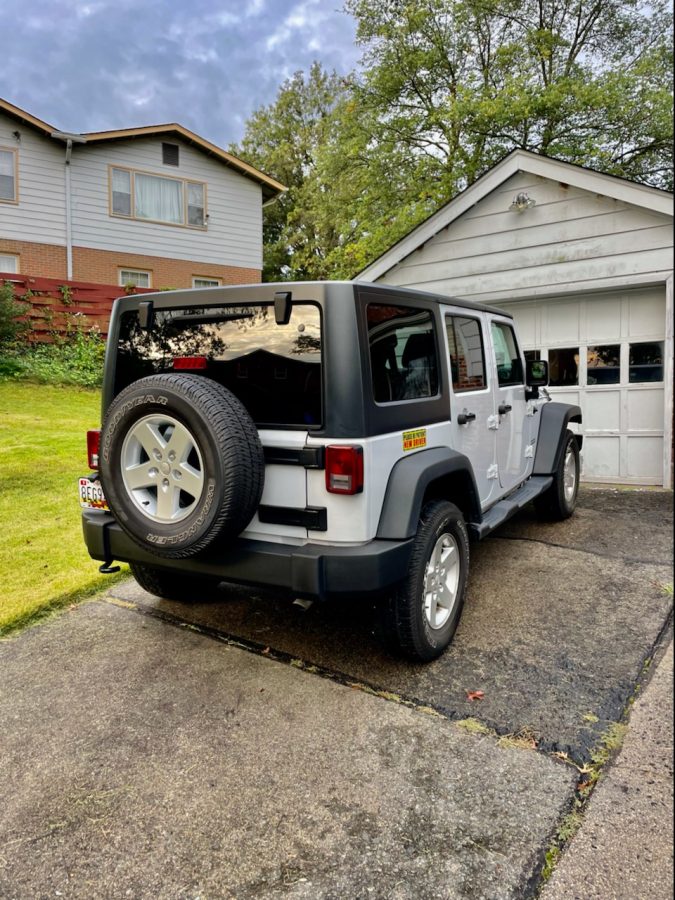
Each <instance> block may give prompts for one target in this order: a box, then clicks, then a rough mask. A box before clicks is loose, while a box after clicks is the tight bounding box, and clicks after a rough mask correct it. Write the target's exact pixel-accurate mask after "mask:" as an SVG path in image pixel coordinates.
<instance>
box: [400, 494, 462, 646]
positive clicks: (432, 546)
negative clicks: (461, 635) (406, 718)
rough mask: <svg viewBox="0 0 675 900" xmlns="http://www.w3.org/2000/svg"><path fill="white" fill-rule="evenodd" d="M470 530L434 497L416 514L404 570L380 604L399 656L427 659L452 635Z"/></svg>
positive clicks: (456, 512) (459, 609)
mask: <svg viewBox="0 0 675 900" xmlns="http://www.w3.org/2000/svg"><path fill="white" fill-rule="evenodd" d="M468 574H469V536H468V533H467V529H466V523H465V522H464V517H463V516H462V513H461V512H460V510H459V509H458V508H457V507H456V506H454V505H453V504H452V503H447V502H445V501H443V500H433V501H431V502H430V503H427V504H426V505H425V506H424V508H423V510H422V515H421V516H420V522H419V526H418V528H417V534H416V535H415V541H414V545H413V551H412V555H411V558H410V566H409V569H408V575H407V577H406V578H405V580H404V581H402V582H401V583H400V584H399V586H398V588H397V589H396V591H395V592H394V594H393V595H392V596H391V597H390V598H389V599H388V601H387V603H386V605H385V608H384V622H383V625H384V629H385V632H386V634H387V637H388V639H389V643H390V644H391V645H393V647H394V648H395V649H397V650H398V651H399V652H400V653H402V654H403V655H404V656H407V657H408V658H409V659H414V660H417V661H419V662H429V661H430V660H432V659H435V658H436V657H437V656H440V654H441V653H442V652H443V651H444V650H445V648H446V647H447V646H448V644H449V643H450V641H451V640H452V638H453V636H454V634H455V631H456V629H457V624H458V622H459V617H460V615H461V612H462V607H463V606H464V597H465V594H466V586H467V579H468Z"/></svg>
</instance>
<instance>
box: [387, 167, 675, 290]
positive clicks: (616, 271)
mask: <svg viewBox="0 0 675 900" xmlns="http://www.w3.org/2000/svg"><path fill="white" fill-rule="evenodd" d="M520 191H526V192H527V193H528V194H529V196H530V197H532V199H534V200H536V206H534V207H532V208H530V209H527V210H525V211H524V212H522V213H518V212H515V211H511V210H509V206H510V204H511V201H512V200H513V198H514V197H515V195H516V194H517V193H519V192H520ZM672 266H673V233H672V219H671V217H669V216H665V215H660V214H658V213H652V212H648V211H646V210H643V209H639V208H637V207H635V206H630V205H628V204H626V203H623V202H620V201H618V200H612V199H610V198H608V197H605V196H602V195H600V194H592V193H591V192H589V191H585V190H580V189H578V188H574V187H569V186H566V185H563V184H560V183H558V182H554V181H551V180H550V179H547V178H542V177H540V176H534V175H530V174H527V173H518V174H517V175H514V176H512V177H511V178H510V179H508V180H507V181H506V182H504V184H503V185H502V186H501V187H500V188H499V189H498V190H495V191H493V192H492V193H490V194H488V195H487V196H486V197H484V198H483V199H482V200H480V201H479V202H478V203H476V205H475V206H473V207H472V208H471V209H470V210H468V211H467V212H466V213H464V215H462V216H460V217H459V218H458V219H456V220H455V221H454V222H452V223H451V224H450V225H449V226H447V227H446V228H444V229H443V230H442V231H441V232H440V233H439V234H437V235H436V236H435V237H433V238H431V239H430V240H429V241H428V242H427V243H426V244H425V245H424V246H422V247H420V248H419V249H418V250H416V251H414V252H413V253H411V254H410V255H409V256H408V257H406V258H405V259H403V260H402V261H401V262H400V263H399V264H398V265H396V266H395V267H394V268H393V269H391V270H390V271H389V272H387V273H386V274H384V275H383V276H382V277H381V278H380V279H379V281H381V282H384V283H386V284H395V285H399V286H405V287H418V288H420V289H422V290H429V291H439V292H440V293H443V294H448V295H450V296H456V297H462V298H466V299H471V300H477V301H480V302H487V303H499V301H500V300H512V299H515V298H519V299H525V298H527V297H539V296H547V295H548V296H550V295H552V294H557V293H562V292H564V291H572V290H574V291H578V290H579V289H580V288H581V287H583V288H584V289H588V290H598V289H603V288H608V287H614V286H619V285H622V284H623V285H625V284H631V283H633V284H638V283H646V282H649V281H652V282H653V283H656V282H664V281H665V280H666V278H667V277H668V274H669V272H672Z"/></svg>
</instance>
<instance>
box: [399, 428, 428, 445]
mask: <svg viewBox="0 0 675 900" xmlns="http://www.w3.org/2000/svg"><path fill="white" fill-rule="evenodd" d="M426 445H427V430H426V428H416V429H415V430H414V431H404V432H403V449H404V450H419V449H420V447H426Z"/></svg>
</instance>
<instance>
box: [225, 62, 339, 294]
mask: <svg viewBox="0 0 675 900" xmlns="http://www.w3.org/2000/svg"><path fill="white" fill-rule="evenodd" d="M345 90H346V83H345V81H344V80H343V79H341V78H340V77H339V76H338V75H337V74H336V73H335V72H330V73H329V72H326V71H324V70H323V69H322V67H321V65H320V64H319V63H314V64H313V65H312V67H311V68H310V71H309V74H308V75H307V76H305V74H304V73H303V72H296V73H295V75H293V77H292V78H290V79H288V80H287V81H286V82H284V84H283V85H282V86H281V88H280V89H279V92H278V94H277V97H276V100H275V101H274V103H272V104H271V105H269V106H266V107H263V108H261V109H259V110H258V111H256V112H255V113H254V114H253V115H252V116H251V118H250V119H249V120H248V122H247V123H246V131H245V134H244V138H243V140H242V141H241V144H240V145H239V146H233V147H232V148H231V149H232V152H233V153H235V154H236V155H237V156H240V157H241V158H242V159H245V160H247V161H249V162H250V163H252V164H253V165H255V166H257V167H259V168H261V169H263V170H264V171H266V172H269V173H270V174H272V175H274V177H275V178H277V179H279V181H281V182H282V183H283V184H285V185H286V186H287V187H288V191H287V192H286V193H285V194H283V195H282V196H281V197H280V198H279V199H278V200H277V201H276V202H275V203H274V204H272V205H271V206H268V207H267V208H266V209H265V215H264V224H263V243H264V261H263V280H264V281H275V280H280V279H282V280H283V279H288V280H293V279H312V278H325V277H327V276H328V274H329V273H328V271H327V269H326V266H325V259H326V256H327V254H328V253H329V252H330V250H331V249H332V248H333V247H334V246H336V244H337V241H338V235H337V233H336V231H335V227H334V224H333V222H332V221H331V219H330V216H327V215H326V214H325V210H324V208H323V204H324V198H325V197H326V196H327V195H328V194H329V186H328V185H326V184H324V183H323V182H322V181H321V179H320V177H319V174H318V172H317V168H316V162H317V156H318V153H319V150H320V148H321V147H322V146H323V144H324V143H326V142H327V141H328V140H329V138H328V132H329V130H330V127H331V121H332V113H333V110H334V109H335V106H336V103H337V102H338V98H339V97H341V96H342V95H343V93H344V92H345Z"/></svg>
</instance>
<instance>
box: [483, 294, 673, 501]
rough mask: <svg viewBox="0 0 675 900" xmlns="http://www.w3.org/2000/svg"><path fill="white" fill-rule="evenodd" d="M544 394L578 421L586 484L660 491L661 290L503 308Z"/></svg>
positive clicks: (662, 408)
mask: <svg viewBox="0 0 675 900" xmlns="http://www.w3.org/2000/svg"><path fill="white" fill-rule="evenodd" d="M500 305H501V306H504V308H505V309H508V310H509V312H512V313H513V314H514V316H515V319H516V322H517V323H518V328H519V332H520V336H521V340H522V343H523V347H524V349H525V351H526V355H528V356H540V357H541V358H542V359H548V361H549V371H550V375H551V387H550V388H549V390H550V393H551V395H552V397H553V399H555V400H561V401H563V402H565V403H575V404H577V405H578V406H580V407H581V411H582V414H583V425H582V432H583V434H584V451H583V459H584V478H585V480H587V481H604V482H612V481H615V482H623V483H627V484H663V483H664V449H665V448H664V431H665V429H664V423H665V421H666V415H671V413H670V412H666V410H665V401H666V398H665V396H664V371H665V368H666V367H665V366H664V361H665V357H664V352H665V349H666V348H665V329H666V297H665V289H664V288H650V289H642V290H633V291H625V292H622V293H621V294H617V293H614V294H611V295H609V294H602V295H599V294H596V295H593V294H587V295H585V296H581V295H577V296H574V297H564V298H547V299H545V300H538V301H536V302H534V301H532V302H529V301H528V302H523V303H509V304H508V305H507V304H505V303H501V304H500Z"/></svg>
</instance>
